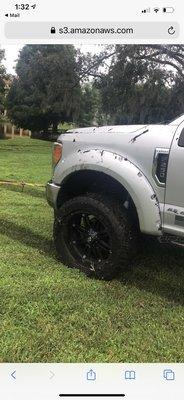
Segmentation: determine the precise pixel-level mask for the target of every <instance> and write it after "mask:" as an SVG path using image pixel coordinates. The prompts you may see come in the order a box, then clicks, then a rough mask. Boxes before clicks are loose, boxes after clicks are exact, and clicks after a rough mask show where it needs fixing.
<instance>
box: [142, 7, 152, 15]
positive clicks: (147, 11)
mask: <svg viewBox="0 0 184 400" xmlns="http://www.w3.org/2000/svg"><path fill="white" fill-rule="evenodd" d="M150 11H151V9H150V8H145V9H144V10H142V13H143V14H148V13H150Z"/></svg>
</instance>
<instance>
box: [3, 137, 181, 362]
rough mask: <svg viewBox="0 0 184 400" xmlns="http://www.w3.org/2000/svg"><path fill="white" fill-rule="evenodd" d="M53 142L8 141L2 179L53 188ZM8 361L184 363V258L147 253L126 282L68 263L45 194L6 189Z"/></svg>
mask: <svg viewBox="0 0 184 400" xmlns="http://www.w3.org/2000/svg"><path fill="white" fill-rule="evenodd" d="M51 147H52V145H51V144H50V143H48V142H43V141H39V140H32V139H28V138H20V139H19V138H18V139H14V140H11V139H9V140H1V141H0V179H6V178H7V179H17V180H20V181H21V180H25V181H27V182H34V183H41V184H44V183H45V182H46V181H47V180H49V179H50V175H51ZM0 199H1V203H0V204H1V208H0V362H184V346H183V343H184V329H183V327H184V262H183V260H184V251H183V250H182V249H179V248H173V247H167V246H161V245H159V244H158V245H157V244H155V243H153V244H152V245H150V244H149V245H148V244H147V248H145V250H144V253H143V254H141V255H140V256H139V257H138V258H137V260H136V261H135V262H134V263H133V265H132V269H131V272H126V274H125V275H124V276H123V278H122V280H114V281H112V282H110V283H109V282H100V281H96V280H90V279H89V278H86V277H85V276H84V275H83V274H82V273H80V272H79V271H77V270H75V269H68V268H67V267H65V266H63V265H62V264H61V263H59V262H58V261H57V259H56V256H55V251H54V247H53V243H52V222H53V213H52V210H51V209H50V207H49V206H48V205H47V203H46V199H45V191H44V189H42V188H41V189H40V188H36V189H33V188H26V187H25V189H24V192H22V191H21V188H17V187H15V186H0Z"/></svg>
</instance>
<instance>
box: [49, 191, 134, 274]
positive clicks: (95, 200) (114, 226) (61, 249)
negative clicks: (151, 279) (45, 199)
mask: <svg viewBox="0 0 184 400" xmlns="http://www.w3.org/2000/svg"><path fill="white" fill-rule="evenodd" d="M78 212H79V213H91V214H93V215H95V218H97V219H99V224H100V223H102V224H104V226H105V229H107V231H108V234H109V238H110V242H111V250H110V251H109V256H108V258H107V259H104V260H103V261H101V260H100V261H98V260H96V261H95V262H94V261H93V262H90V260H86V259H85V257H84V256H83V257H84V258H78V257H77V258H76V257H75V256H74V254H73V253H72V251H71V248H70V246H71V242H70V239H69V240H66V235H65V232H67V229H70V227H68V225H67V224H69V222H68V221H69V220H70V218H73V217H72V215H73V214H75V213H78ZM83 215H84V214H83ZM67 237H68V236H67ZM137 241H138V228H137V226H136V224H135V222H133V221H132V220H131V218H130V215H129V213H128V210H127V209H125V208H124V207H123V206H122V205H120V203H119V202H118V201H117V200H114V199H110V198H107V197H105V196H103V195H101V194H94V193H88V194H85V195H81V196H77V197H74V198H72V199H71V200H68V201H66V202H65V203H64V204H63V205H62V207H61V208H60V210H59V211H58V213H57V216H56V218H55V222H54V243H55V247H56V250H57V254H58V257H59V259H60V261H62V263H63V264H65V265H67V266H69V267H75V268H79V269H80V270H81V271H83V272H84V273H85V274H86V275H87V276H89V277H95V278H98V279H104V280H111V279H113V278H114V277H115V276H116V275H117V274H118V272H120V271H121V270H122V269H124V268H127V266H128V265H129V264H130V263H131V260H132V259H133V257H134V256H135V254H136V251H137ZM98 243H99V242H98V241H97V244H98Z"/></svg>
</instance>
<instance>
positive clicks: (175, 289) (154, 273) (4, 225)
mask: <svg viewBox="0 0 184 400" xmlns="http://www.w3.org/2000/svg"><path fill="white" fill-rule="evenodd" d="M0 226H1V227H0V233H1V234H4V235H6V236H8V237H10V238H11V239H13V240H15V241H19V242H20V243H22V244H25V245H26V246H28V247H32V248H36V249H38V250H39V251H40V252H43V253H45V254H46V255H49V256H50V257H54V258H55V250H54V244H53V241H52V240H48V239H46V238H45V237H43V236H41V235H40V234H38V233H36V232H33V231H32V230H31V229H29V228H27V227H23V226H19V225H17V224H15V223H14V222H10V221H7V220H4V219H0ZM144 244H145V245H144V249H143V251H142V253H141V254H140V255H139V256H138V257H137V258H136V259H135V260H134V261H133V262H132V266H131V268H129V269H128V270H127V271H126V272H124V273H123V277H122V278H120V279H121V281H122V282H125V283H126V285H127V284H128V285H130V286H134V287H137V288H138V289H141V290H144V291H148V292H150V293H153V294H154V295H159V296H161V297H164V298H166V299H167V300H169V301H171V302H173V303H178V304H180V305H184V263H183V260H184V250H183V249H180V248H176V247H173V246H169V245H167V246H166V245H161V244H159V243H158V242H156V241H154V240H153V241H152V240H148V241H147V240H145V241H144ZM108 290H109V289H108ZM117 296H118V293H117Z"/></svg>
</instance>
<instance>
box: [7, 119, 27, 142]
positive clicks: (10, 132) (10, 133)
mask: <svg viewBox="0 0 184 400" xmlns="http://www.w3.org/2000/svg"><path fill="white" fill-rule="evenodd" d="M1 132H2V133H3V135H4V137H11V138H12V139H14V138H15V137H17V136H20V137H22V136H29V137H31V131H29V130H24V129H22V128H20V129H18V128H16V127H15V126H14V125H12V124H11V123H9V122H4V123H2V124H1Z"/></svg>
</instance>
